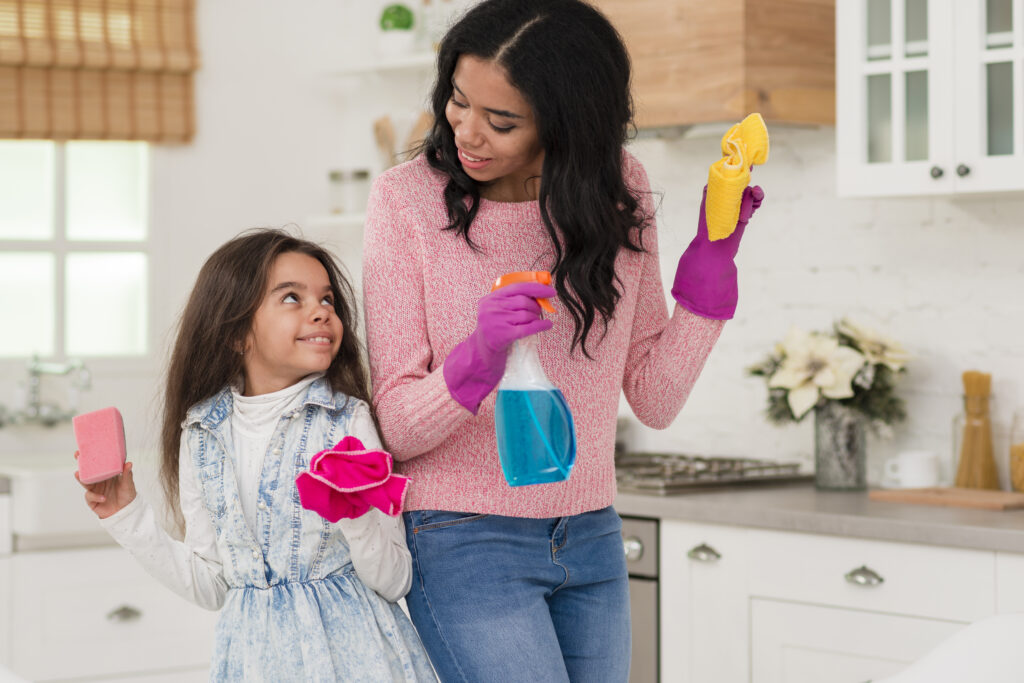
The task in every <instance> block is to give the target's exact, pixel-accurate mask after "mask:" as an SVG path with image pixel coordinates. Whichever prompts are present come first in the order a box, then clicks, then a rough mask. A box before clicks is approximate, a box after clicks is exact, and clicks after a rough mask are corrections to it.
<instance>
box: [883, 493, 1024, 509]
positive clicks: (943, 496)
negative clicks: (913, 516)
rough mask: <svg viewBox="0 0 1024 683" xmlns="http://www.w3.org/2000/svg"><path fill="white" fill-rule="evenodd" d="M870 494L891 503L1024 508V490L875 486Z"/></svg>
mask: <svg viewBox="0 0 1024 683" xmlns="http://www.w3.org/2000/svg"><path fill="white" fill-rule="evenodd" d="M868 498H870V499H871V500H878V501H885V502H890V503H917V504H920V505H945V506H949V507H965V508H983V509H985V510H1018V509H1021V508H1024V493H1017V492H1014V491H990V490H987V489H966V488H956V487H952V488H945V487H931V488H923V489H875V490H872V491H869V492H868Z"/></svg>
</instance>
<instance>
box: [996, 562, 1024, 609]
mask: <svg viewBox="0 0 1024 683" xmlns="http://www.w3.org/2000/svg"><path fill="white" fill-rule="evenodd" d="M996 612H998V613H999V614H1011V613H1024V555H1017V554H1014V553H996Z"/></svg>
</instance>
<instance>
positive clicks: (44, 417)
mask: <svg viewBox="0 0 1024 683" xmlns="http://www.w3.org/2000/svg"><path fill="white" fill-rule="evenodd" d="M72 373H74V379H73V380H72V384H71V391H69V392H68V393H69V397H70V400H69V402H68V403H69V405H68V408H67V410H65V409H63V408H61V407H60V406H59V405H57V404H56V403H53V402H50V403H46V402H44V401H43V399H42V384H43V376H44V375H57V376H64V375H70V374H72ZM90 386H92V375H91V374H90V373H89V370H88V369H87V368H86V367H85V364H83V363H82V361H80V360H78V359H71V360H69V361H68V362H66V363H48V362H43V361H40V360H39V357H38V356H32V360H31V361H29V364H28V382H27V387H26V389H27V391H26V393H25V402H24V406H23V407H22V408H21V410H16V411H14V412H8V411H7V410H6V409H5V408H4V407H3V406H0V427H2V426H4V425H5V424H40V425H43V426H44V427H53V426H55V425H57V424H59V423H61V422H66V421H70V420H71V418H72V417H74V416H75V415H76V414H77V412H78V391H79V390H81V389H88V388H89V387H90Z"/></svg>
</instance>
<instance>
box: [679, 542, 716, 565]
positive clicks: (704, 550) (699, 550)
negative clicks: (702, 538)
mask: <svg viewBox="0 0 1024 683" xmlns="http://www.w3.org/2000/svg"><path fill="white" fill-rule="evenodd" d="M686 556H687V557H688V558H690V559H691V560H697V561H698V562H717V561H718V560H720V559H722V554H721V553H720V552H718V551H717V550H715V549H714V548H712V547H711V546H709V545H708V544H706V543H701V544H700V545H698V546H694V547H693V548H690V552H688V553H686Z"/></svg>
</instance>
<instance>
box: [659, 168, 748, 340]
mask: <svg viewBox="0 0 1024 683" xmlns="http://www.w3.org/2000/svg"><path fill="white" fill-rule="evenodd" d="M707 198H708V188H707V186H705V187H704V196H703V198H702V199H701V201H700V215H699V217H698V220H697V236H696V237H694V238H693V241H692V242H690V246H688V247H687V248H686V251H685V252H683V255H682V257H680V259H679V265H678V266H677V267H676V276H675V280H674V281H673V284H672V297H673V298H674V299H675V300H676V302H677V303H678V304H679V305H680V306H682V307H683V308H685V309H687V310H689V311H691V312H692V313H696V314H697V315H700V316H703V317H705V318H712V319H714V320H728V319H730V318H732V316H733V314H734V313H735V312H736V301H737V299H738V298H739V288H738V284H737V281H736V264H735V262H734V261H733V259H734V258H735V257H736V251H737V250H738V249H739V248H740V240H741V239H742V238H743V233H744V231H745V230H746V228H747V223H748V222H749V221H750V218H751V217H752V216H753V215H754V212H755V211H757V209H758V208H760V206H761V202H762V201H764V190H762V189H761V188H760V187H758V186H757V185H754V186H753V187H747V188H746V189H745V190H743V198H742V200H741V203H740V215H739V220H738V221H737V222H736V229H735V230H733V232H732V234H731V235H729V236H728V237H726V238H725V239H720V240H716V241H714V242H712V241H710V240H709V239H708V223H707V216H706V214H705V209H706V204H707Z"/></svg>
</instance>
